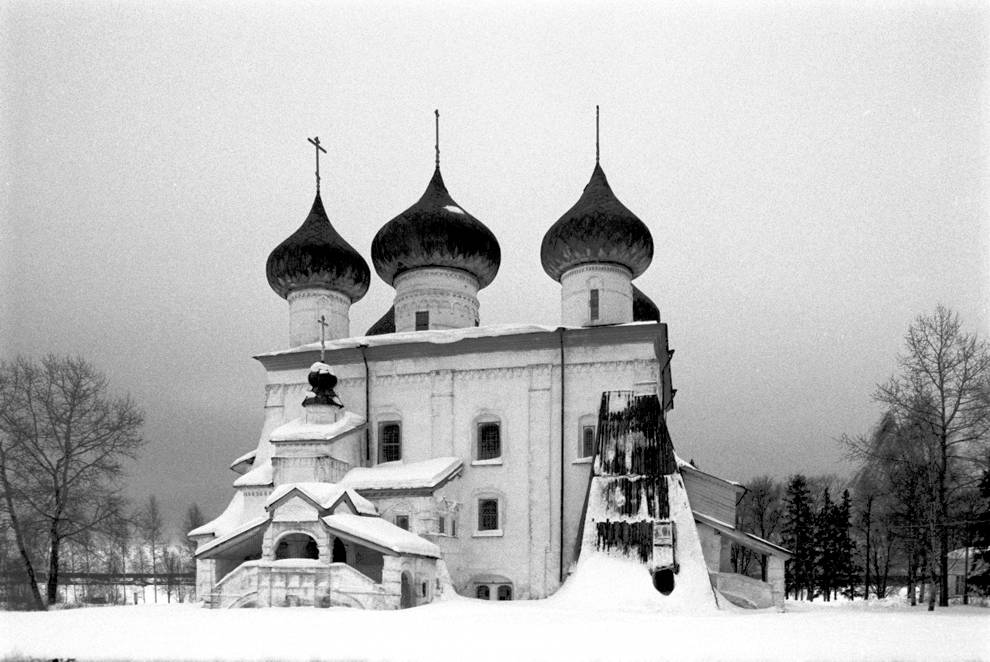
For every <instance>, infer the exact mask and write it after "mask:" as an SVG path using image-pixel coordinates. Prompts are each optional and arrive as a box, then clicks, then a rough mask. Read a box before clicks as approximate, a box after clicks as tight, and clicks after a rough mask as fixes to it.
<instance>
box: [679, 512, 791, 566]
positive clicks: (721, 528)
mask: <svg viewBox="0 0 990 662" xmlns="http://www.w3.org/2000/svg"><path fill="white" fill-rule="evenodd" d="M692 512H693V513H694V521H695V522H698V523H699V524H707V525H708V526H710V527H712V528H713V529H715V530H716V531H718V532H719V533H721V534H722V535H723V536H725V537H726V538H728V539H729V540H731V541H732V542H734V543H737V544H740V545H742V546H743V547H746V548H747V549H751V550H753V551H754V552H757V553H759V554H766V555H767V556H779V557H780V558H783V559H784V560H785V561H786V560H787V559H789V558H791V556H793V553H792V552H791V551H790V550H789V549H787V548H785V547H781V546H780V545H777V544H775V543H772V542H770V541H769V540H764V539H763V538H760V537H759V536H754V535H753V534H752V533H746V532H745V531H740V530H739V529H737V528H736V527H734V526H732V525H731V524H727V523H725V522H723V521H721V520H717V519H715V518H714V517H710V516H708V515H705V514H704V513H699V512H698V511H697V510H695V511H692Z"/></svg>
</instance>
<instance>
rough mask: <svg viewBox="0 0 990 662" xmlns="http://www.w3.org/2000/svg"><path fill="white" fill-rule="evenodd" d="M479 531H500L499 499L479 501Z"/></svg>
mask: <svg viewBox="0 0 990 662" xmlns="http://www.w3.org/2000/svg"><path fill="white" fill-rule="evenodd" d="M478 530H479V531H497V530H498V500H497V499H479V500H478Z"/></svg>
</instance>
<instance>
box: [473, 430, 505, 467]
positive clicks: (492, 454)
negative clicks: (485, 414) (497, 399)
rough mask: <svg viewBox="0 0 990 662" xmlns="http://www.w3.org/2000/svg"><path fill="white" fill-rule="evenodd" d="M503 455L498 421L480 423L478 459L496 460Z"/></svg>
mask: <svg viewBox="0 0 990 662" xmlns="http://www.w3.org/2000/svg"><path fill="white" fill-rule="evenodd" d="M501 456H502V439H501V435H500V434H499V424H498V423H480V424H479V425H478V459H479V460H494V459H495V458H497V457H501Z"/></svg>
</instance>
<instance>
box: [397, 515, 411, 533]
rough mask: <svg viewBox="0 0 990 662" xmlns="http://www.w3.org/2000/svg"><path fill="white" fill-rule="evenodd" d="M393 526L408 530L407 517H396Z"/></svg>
mask: <svg viewBox="0 0 990 662" xmlns="http://www.w3.org/2000/svg"><path fill="white" fill-rule="evenodd" d="M395 525H396V526H397V527H399V528H400V529H405V530H406V531H408V530H409V515H396V516H395Z"/></svg>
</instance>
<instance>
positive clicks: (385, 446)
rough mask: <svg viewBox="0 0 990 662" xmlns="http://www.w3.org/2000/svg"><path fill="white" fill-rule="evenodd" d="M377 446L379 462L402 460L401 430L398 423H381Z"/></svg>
mask: <svg viewBox="0 0 990 662" xmlns="http://www.w3.org/2000/svg"><path fill="white" fill-rule="evenodd" d="M378 445H379V448H380V449H381V450H380V454H381V460H380V461H381V462H395V461H397V460H401V459H402V428H401V427H400V426H399V424H398V423H382V424H381V426H380V427H379V428H378Z"/></svg>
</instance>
